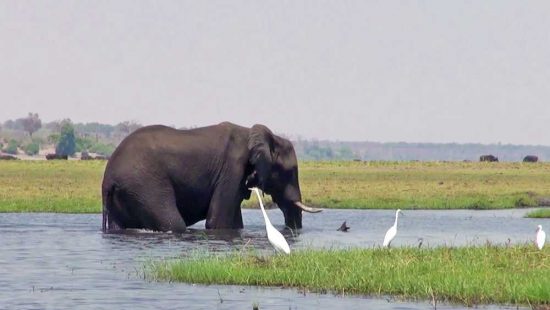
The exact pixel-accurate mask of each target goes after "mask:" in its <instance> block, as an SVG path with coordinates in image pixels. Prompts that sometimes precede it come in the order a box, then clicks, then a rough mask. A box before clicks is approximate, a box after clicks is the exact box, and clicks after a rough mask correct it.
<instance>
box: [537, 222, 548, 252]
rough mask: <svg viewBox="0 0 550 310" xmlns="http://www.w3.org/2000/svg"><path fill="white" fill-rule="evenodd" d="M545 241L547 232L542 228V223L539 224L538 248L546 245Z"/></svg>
mask: <svg viewBox="0 0 550 310" xmlns="http://www.w3.org/2000/svg"><path fill="white" fill-rule="evenodd" d="M545 241H546V233H545V232H544V230H542V225H538V226H537V238H536V243H537V248H539V250H542V247H543V246H544V242H545Z"/></svg>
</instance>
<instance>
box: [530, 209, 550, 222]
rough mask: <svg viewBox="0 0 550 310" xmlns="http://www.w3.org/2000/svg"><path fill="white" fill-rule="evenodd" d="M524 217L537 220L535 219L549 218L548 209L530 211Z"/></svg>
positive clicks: (549, 212)
mask: <svg viewBox="0 0 550 310" xmlns="http://www.w3.org/2000/svg"><path fill="white" fill-rule="evenodd" d="M525 217H528V218H537V219H542V218H550V208H546V209H537V210H534V211H531V212H529V213H527V215H526V216H525Z"/></svg>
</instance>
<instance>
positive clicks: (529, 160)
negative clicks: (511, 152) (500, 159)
mask: <svg viewBox="0 0 550 310" xmlns="http://www.w3.org/2000/svg"><path fill="white" fill-rule="evenodd" d="M537 161H539V158H538V156H535V155H527V156H525V157H524V158H523V162H524V163H536V162H537Z"/></svg>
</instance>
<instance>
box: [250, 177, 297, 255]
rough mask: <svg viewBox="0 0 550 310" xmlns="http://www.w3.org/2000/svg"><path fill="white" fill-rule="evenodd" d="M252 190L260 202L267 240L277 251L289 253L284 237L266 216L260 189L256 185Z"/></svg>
mask: <svg viewBox="0 0 550 310" xmlns="http://www.w3.org/2000/svg"><path fill="white" fill-rule="evenodd" d="M252 190H253V191H255V192H256V195H257V196H258V201H259V202H260V208H261V209H262V214H263V215H264V221H265V230H266V232H267V240H269V243H271V245H272V246H273V247H274V248H275V250H277V252H283V253H286V254H290V247H289V246H288V242H286V239H285V237H284V236H283V234H281V232H280V231H278V230H277V229H276V228H275V227H273V225H272V224H271V221H270V220H269V218H268V217H267V213H266V212H265V209H264V203H263V202H262V197H261V196H260V191H259V190H258V188H257V187H254V188H252Z"/></svg>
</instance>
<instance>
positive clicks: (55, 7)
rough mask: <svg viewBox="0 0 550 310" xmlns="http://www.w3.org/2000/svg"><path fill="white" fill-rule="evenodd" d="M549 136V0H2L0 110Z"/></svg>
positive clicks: (49, 115)
mask: <svg viewBox="0 0 550 310" xmlns="http://www.w3.org/2000/svg"><path fill="white" fill-rule="evenodd" d="M28 112H37V113H39V114H40V116H41V118H42V120H43V121H52V120H58V119H63V118H71V119H72V120H73V121H75V122H92V121H99V122H103V123H111V124H115V123H118V122H121V121H124V120H135V121H138V122H141V123H143V124H155V123H160V124H166V125H175V126H178V127H180V126H193V125H194V126H202V125H209V124H214V123H218V122H221V121H226V120H227V121H232V122H235V123H237V124H241V125H245V126H250V125H252V124H254V123H263V124H265V125H267V126H269V127H270V128H271V129H273V130H274V131H275V132H279V133H285V134H288V135H290V136H294V137H297V136H301V137H303V138H318V139H331V140H341V141H350V140H351V141H365V140H368V141H381V142H389V141H406V142H457V143H465V142H477V143H497V142H501V143H514V144H542V145H550V2H549V1H504V0H495V1H441V0H437V1H418V2H417V1H319V0H314V1H296V0H294V1H282V0H275V1H256V0H254V1H135V0H132V1H111V0H109V1H84V0H82V1H60V0H55V1H21V0H17V1H15V0H14V1H0V122H1V121H4V120H7V119H14V118H18V117H23V116H25V115H26V114H27V113H28Z"/></svg>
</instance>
